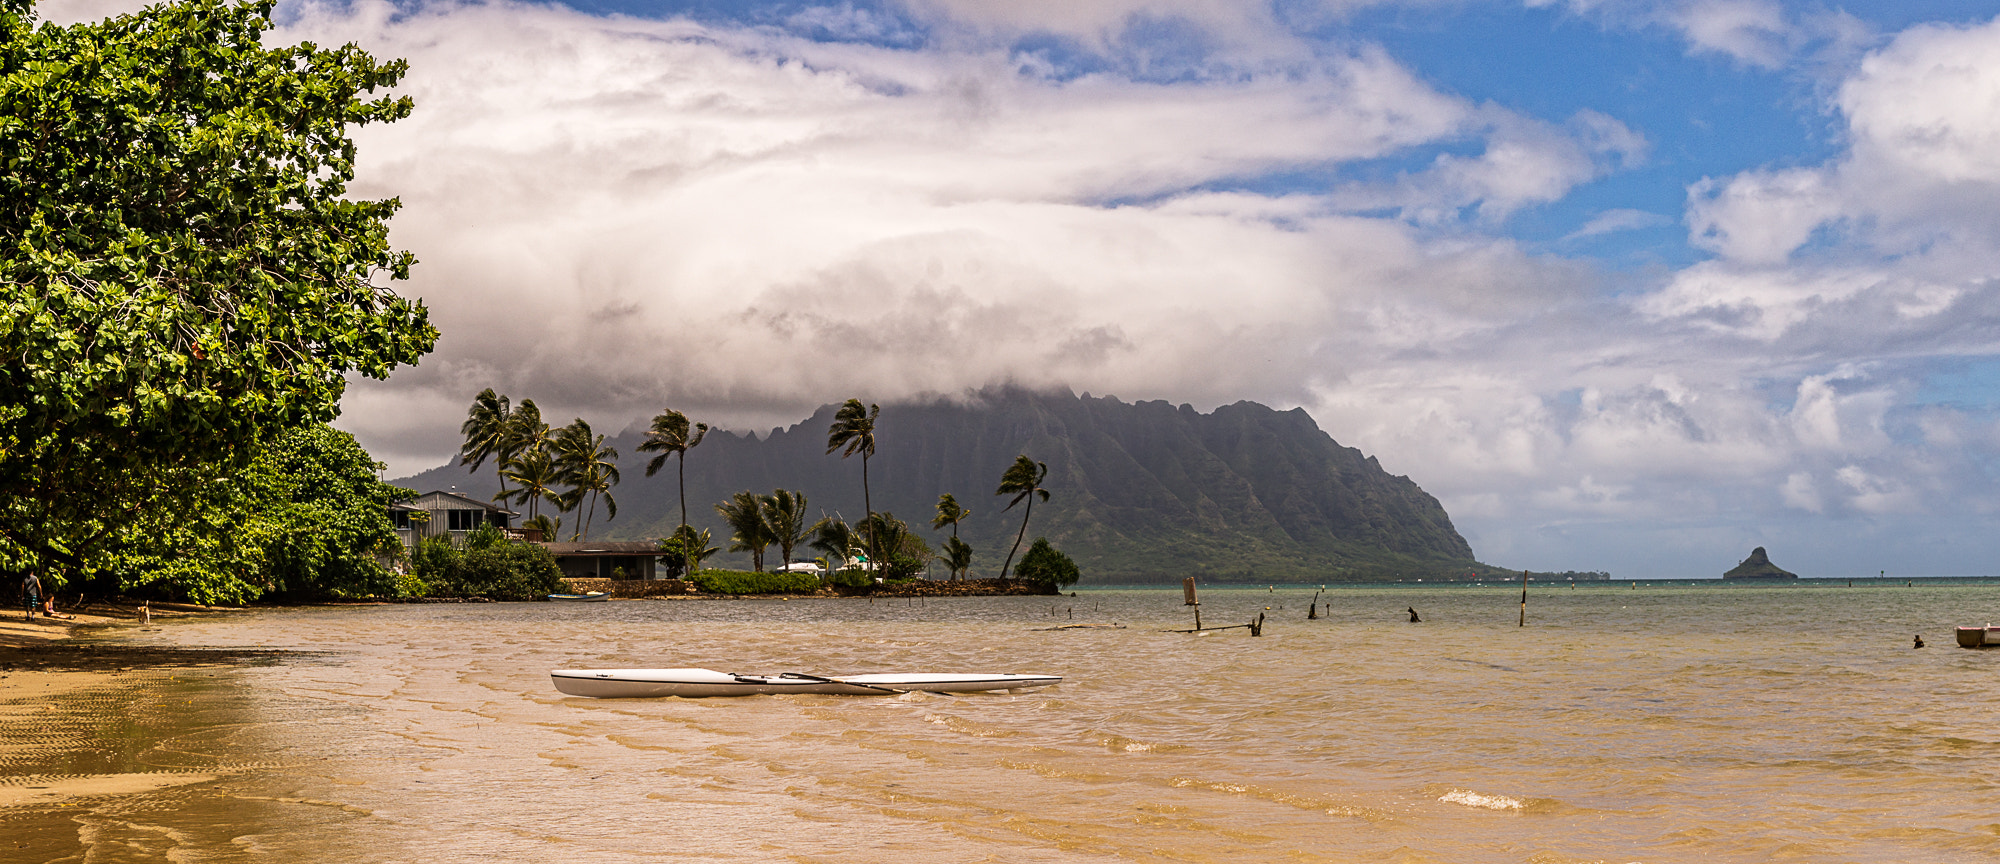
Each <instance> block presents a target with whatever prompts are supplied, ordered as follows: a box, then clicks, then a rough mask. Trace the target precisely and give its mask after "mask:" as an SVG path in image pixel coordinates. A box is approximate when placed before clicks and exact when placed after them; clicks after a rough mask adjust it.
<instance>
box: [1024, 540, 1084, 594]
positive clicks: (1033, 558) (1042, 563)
mask: <svg viewBox="0 0 2000 864" xmlns="http://www.w3.org/2000/svg"><path fill="white" fill-rule="evenodd" d="M1014 576H1015V577H1016V578H1019V579H1021V580H1023V581H1027V582H1032V583H1034V584H1036V585H1045V586H1048V587H1051V588H1068V587H1069V586H1071V585H1075V584H1076V580H1077V579H1078V578H1079V577H1078V575H1077V570H1076V562H1075V561H1071V560H1070V559H1069V556H1068V555H1064V554H1063V553H1061V552H1058V551H1056V548H1055V547H1054V546H1050V545H1049V538H1047V537H1036V538H1035V545H1033V546H1030V547H1028V554H1026V555H1023V556H1021V566H1019V567H1016V568H1014Z"/></svg>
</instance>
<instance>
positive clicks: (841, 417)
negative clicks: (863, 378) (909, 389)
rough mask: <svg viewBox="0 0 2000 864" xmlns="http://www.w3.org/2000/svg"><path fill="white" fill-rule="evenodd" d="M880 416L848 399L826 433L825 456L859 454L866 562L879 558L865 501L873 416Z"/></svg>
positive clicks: (872, 445)
mask: <svg viewBox="0 0 2000 864" xmlns="http://www.w3.org/2000/svg"><path fill="white" fill-rule="evenodd" d="M880 413H882V409H881V407H880V406H876V405H869V406H867V407H866V408H864V407H862V405H861V400H859V399H849V400H847V402H846V403H845V404H843V405H841V406H840V410H839V411H836V412H834V414H833V426H832V427H831V428H829V429H827V430H826V452H827V455H829V456H831V455H833V451H835V450H839V449H840V448H841V447H846V448H847V452H845V453H842V454H840V458H842V459H845V458H847V457H849V456H852V455H854V454H856V453H859V454H861V506H862V508H863V509H864V510H866V511H867V513H868V517H869V518H868V519H867V521H864V522H863V523H862V524H863V525H866V526H868V527H869V529H870V530H869V533H868V557H869V558H870V559H875V558H880V557H882V556H881V551H880V550H879V549H877V548H876V543H875V533H874V531H873V527H874V519H873V517H874V515H875V505H874V503H873V502H872V501H870V500H869V498H868V457H870V456H873V455H875V415H877V414H880Z"/></svg>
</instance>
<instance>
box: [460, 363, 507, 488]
mask: <svg viewBox="0 0 2000 864" xmlns="http://www.w3.org/2000/svg"><path fill="white" fill-rule="evenodd" d="M510 416H511V412H509V411H508V410H507V397H505V396H502V395H500V394H498V393H495V392H493V388H491V387H488V388H486V389H485V390H481V391H479V395H478V396H476V397H473V400H472V407H471V408H469V409H466V412H465V422H464V423H463V424H461V425H460V426H459V427H458V431H459V432H460V434H463V435H464V436H465V443H464V444H461V445H459V448H458V464H460V465H470V466H472V469H471V470H474V471H477V470H479V466H481V465H484V464H486V459H487V457H489V456H498V457H500V459H498V460H496V461H498V462H499V463H500V466H499V467H504V466H505V462H506V456H505V453H506V450H507V421H508V418H509V417H510ZM500 492H501V494H506V492H507V480H506V478H505V477H504V476H503V477H502V478H501V479H500Z"/></svg>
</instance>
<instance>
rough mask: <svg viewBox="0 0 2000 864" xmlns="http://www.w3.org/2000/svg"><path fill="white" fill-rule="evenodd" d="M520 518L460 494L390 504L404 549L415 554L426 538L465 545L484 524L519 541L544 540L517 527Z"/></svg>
mask: <svg viewBox="0 0 2000 864" xmlns="http://www.w3.org/2000/svg"><path fill="white" fill-rule="evenodd" d="M520 515H521V514H519V513H516V512H514V511H512V510H506V509H502V508H500V507H495V506H493V505H492V504H489V503H486V502H484V501H480V500H478V499H474V498H467V497H465V496H464V495H460V494H458V493H456V492H442V491H440V492H428V493H425V494H423V495H419V496H417V497H416V498H415V499H413V500H409V501H400V502H397V503H394V504H391V505H389V521H390V522H393V523H395V526H396V536H397V537H398V538H400V539H401V540H402V541H403V548H404V549H406V550H411V551H414V550H415V549H416V548H417V542H418V541H420V540H422V539H423V538H425V537H450V538H451V539H452V541H453V542H455V543H456V542H463V541H464V540H465V535H467V534H470V533H472V529H474V528H478V527H479V526H481V525H491V526H493V527H495V528H498V529H500V530H501V531H504V532H506V534H507V536H508V537H510V538H512V539H515V540H530V541H534V540H540V539H542V537H541V532H540V531H523V530H522V529H519V528H515V527H513V523H514V518H515V517H517V516H520ZM530 535H532V536H530Z"/></svg>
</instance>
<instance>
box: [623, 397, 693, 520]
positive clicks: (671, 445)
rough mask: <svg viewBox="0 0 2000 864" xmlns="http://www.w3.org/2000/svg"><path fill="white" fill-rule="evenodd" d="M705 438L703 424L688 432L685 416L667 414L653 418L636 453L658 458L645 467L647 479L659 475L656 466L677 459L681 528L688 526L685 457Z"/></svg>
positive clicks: (677, 412) (673, 413)
mask: <svg viewBox="0 0 2000 864" xmlns="http://www.w3.org/2000/svg"><path fill="white" fill-rule="evenodd" d="M706 437H708V424H707V423H696V424H694V425H693V428H692V429H690V428H689V425H688V418H687V415H686V414H682V413H681V412H679V411H674V410H668V411H667V412H665V413H663V414H660V415H658V416H656V417H654V418H653V427H652V428H651V429H647V430H646V441H645V443H643V444H640V445H639V452H641V453H658V454H660V455H658V456H655V457H653V461H651V462H648V463H646V476H648V477H651V476H653V475H654V474H658V473H660V466H661V465H663V464H665V463H666V461H667V457H668V456H672V455H675V454H679V455H680V457H681V461H680V488H681V524H682V525H683V526H685V525H687V524H688V484H687V458H688V457H687V453H688V451H689V450H693V449H694V448H695V445H697V444H700V443H701V439H703V438H706Z"/></svg>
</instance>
